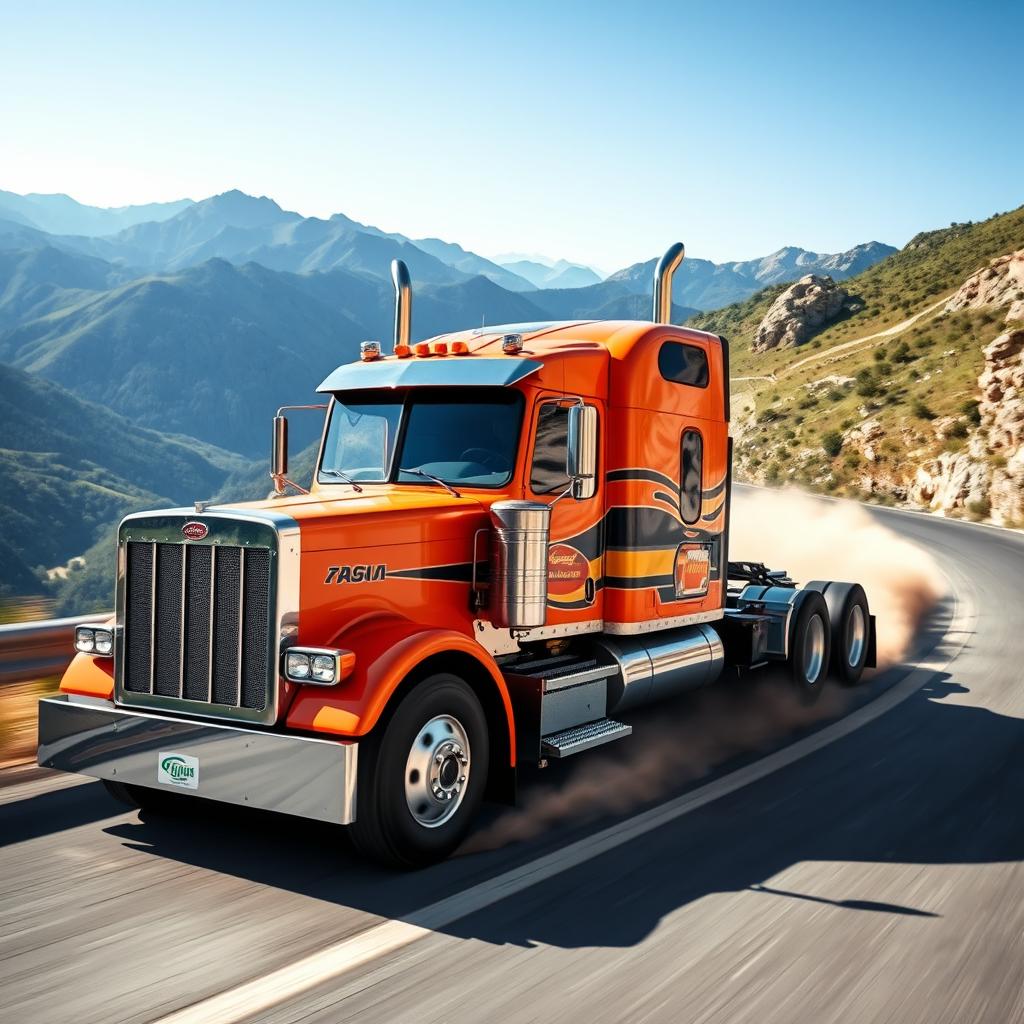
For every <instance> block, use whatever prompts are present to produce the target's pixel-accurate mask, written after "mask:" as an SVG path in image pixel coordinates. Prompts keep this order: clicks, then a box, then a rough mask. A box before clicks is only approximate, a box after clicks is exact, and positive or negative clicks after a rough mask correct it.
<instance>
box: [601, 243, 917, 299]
mask: <svg viewBox="0 0 1024 1024" xmlns="http://www.w3.org/2000/svg"><path fill="white" fill-rule="evenodd" d="M896 251H897V250H896V249H895V248H894V247H893V246H891V245H885V244H884V243H883V242H864V243H863V244H861V245H856V246H854V247H853V248H852V249H848V250H847V251H846V252H841V253H817V252H809V251H808V250H807V249H799V248H797V247H796V246H791V245H789V246H785V247H784V248H782V249H779V250H778V251H776V252H773V253H771V254H770V255H769V256H762V257H760V258H759V259H754V260H742V261H740V262H736V263H712V262H711V261H710V260H702V259H690V258H689V257H687V258H686V259H685V260H684V261H683V265H682V266H681V267H680V268H679V270H678V271H677V272H676V276H675V279H674V282H673V289H672V294H673V298H674V299H675V300H676V301H680V299H681V296H684V295H685V296H686V302H687V304H688V305H690V306H696V307H697V308H698V309H700V310H712V309H720V308H721V307H722V306H728V305H730V304H731V303H733V302H742V301H743V300H744V299H746V298H749V297H750V296H751V295H753V294H754V293H755V292H757V291H760V290H761V289H762V288H765V287H767V286H768V285H773V284H784V283H787V282H790V281H795V280H796V279H797V278H800V277H803V276H804V275H805V274H828V275H829V276H830V277H831V278H832V279H833V280H835V281H840V280H842V279H843V278H847V277H852V276H853V275H855V274H859V273H860V272H861V271H863V270H867V269H868V267H871V266H874V265H875V264H876V263H878V262H879V261H881V260H883V259H885V258H886V256H891V255H892V254H893V253H894V252H896ZM656 262H657V260H648V261H647V262H645V263H634V264H633V265H632V266H630V267H626V268H625V269H624V270H619V271H617V272H616V273H614V274H612V275H611V276H610V277H609V278H608V281H621V282H622V283H623V284H625V285H626V287H628V288H630V289H631V290H633V291H635V292H636V293H637V294H646V293H647V292H649V291H650V287H651V279H652V277H653V275H654V266H655V264H656Z"/></svg>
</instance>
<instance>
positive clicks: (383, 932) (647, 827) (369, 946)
mask: <svg viewBox="0 0 1024 1024" xmlns="http://www.w3.org/2000/svg"><path fill="white" fill-rule="evenodd" d="M954 602H955V603H954V611H953V616H952V619H951V621H950V624H949V627H948V628H947V630H946V634H945V636H944V637H943V639H942V640H941V641H940V642H939V643H938V644H937V645H936V647H935V648H934V649H933V650H932V652H931V653H930V654H929V656H928V657H927V658H926V659H924V660H923V661H920V662H918V663H917V665H916V666H915V667H914V668H913V669H911V670H910V671H909V672H908V673H907V674H906V675H905V676H904V677H903V679H901V680H900V681H899V682H898V683H896V684H895V685H894V686H892V687H890V688H889V689H888V690H886V691H885V693H883V694H882V695H881V696H879V697H878V698H876V699H875V700H873V701H871V702H870V703H869V704H865V705H864V706H863V707H860V708H858V709H857V710H856V711H853V712H851V713H850V714H849V715H847V716H846V717H845V718H842V719H840V720H839V721H838V722H833V723H832V725H829V726H826V727H825V728H824V729H821V730H819V731H818V732H816V733H814V734H813V735H811V736H807V737H805V738H804V739H802V740H798V741H797V742H796V743H793V744H792V745H790V746H788V747H784V748H783V749H782V750H777V751H775V753H773V754H769V755H768V756H767V757H764V758H761V759H760V760H759V761H756V762H754V763H753V764H749V765H746V766H745V767H743V768H740V769H738V770H736V771H734V772H731V773H730V774H729V775H726V776H723V777H722V778H720V779H716V780H715V781H714V782H710V783H708V784H707V785H704V786H701V787H699V788H698V789H695V790H693V791H692V792H690V793H686V794H685V795H683V796H680V797H677V798H676V799H674V800H669V801H668V802H667V803H664V804H661V805H660V806H658V807H653V808H651V809H650V810H648V811H644V812H643V813H641V814H637V815H634V816H633V817H632V818H628V819H626V820H625V821H622V822H619V823H618V824H616V825H612V826H610V827H608V828H606V829H603V830H602V831H600V832H596V833H594V834H593V835H590V836H585V837H584V838H583V839H579V840H577V841H576V842H574V843H570V844H569V845H568V846H565V847H562V848H561V849H559V850H555V851H553V852H551V853H548V854H545V855H544V856H543V857H538V858H537V859H536V860H534V861H531V862H530V863H529V864H523V865H522V866H520V867H517V868H512V869H511V870H509V871H506V872H504V873H503V874H500V875H498V876H496V877H495V878H491V879H488V880H487V881H485V882H480V883H479V884H478V885H474V886H472V887H471V888H469V889H466V890H465V891H463V892H460V893H456V894H454V895H452V896H449V897H447V898H446V899H443V900H440V901H439V902H437V903H433V904H431V905H430V906H428V907H424V908H423V909H421V910H417V911H414V912H413V913H411V914H409V915H407V916H406V917H404V918H401V919H399V920H395V921H388V922H386V923H384V924H380V925H375V926H374V927H372V928H369V929H367V930H366V931H365V932H362V933H360V934H359V935H354V936H352V937H350V938H347V939H343V940H342V941H340V942H336V943H334V944H333V945H331V946H327V947H326V948H325V949H322V950H321V951H320V952H318V953H313V954H311V955H309V956H307V957H304V958H303V959H301V960H297V961H296V962H294V963H292V964H289V965H287V966H285V967H281V968H279V969H278V970H276V971H272V972H271V973H270V974H268V975H266V976H264V977H262V978H257V979H255V980H253V981H249V982H245V983H244V984H242V985H239V986H237V987H236V988H233V989H228V990H227V991H225V992H221V993H219V994H218V995H215V996H210V997H209V998H207V999H203V1000H201V1001H199V1002H198V1003H194V1004H193V1005H191V1006H187V1007H184V1008H183V1009H181V1010H178V1011H176V1012H174V1013H171V1014H170V1015H168V1016H166V1017H163V1018H161V1019H160V1020H159V1021H157V1022H156V1024H234V1022H238V1021H242V1020H244V1019H245V1018H247V1017H250V1016H252V1015H254V1014H257V1013H262V1012H263V1011H265V1010H268V1009H269V1008H270V1007H272V1006H276V1005H278V1004H280V1003H283V1002H286V1001H288V1000H290V999H294V998H295V997H296V996H298V995H301V994H302V993H304V992H308V991H309V990H310V989H312V988H315V987H316V986H318V985H322V984H323V983H324V982H327V981H331V980H333V979H335V978H338V977H340V976H341V975H343V974H346V973H348V972H349V971H353V970H355V969H356V968H358V967H362V966H364V965H365V964H367V963H370V962H372V961H373V960H375V959H377V958H378V957H381V956H386V955H387V954H389V953H393V952H395V951H396V950H399V949H401V948H402V947H404V946H408V945H409V944H410V943H413V942H415V941H416V940H417V939H421V938H424V937H425V936H427V935H430V934H431V933H432V932H434V931H436V930H437V929H440V928H444V927H445V926H446V925H449V924H451V923H453V922H454V921H458V920H460V919H461V918H463V917H467V916H468V915H470V914H473V913H476V912H477V911H479V910H483V909H484V908H485V907H489V906H492V905H493V904H495V903H498V902H499V901H500V900H503V899H506V898H508V897H509V896H514V895H515V894H516V893H519V892H522V891H523V890H524V889H528V888H530V887H531V886H534V885H537V884H538V883H539V882H543V881H545V880H546V879H548V878H552V877H554V876H555V875H558V874H561V873H562V872H563V871H568V870H569V869H570V868H573V867H575V866H576V865H578V864H583V863H584V862H586V861H588V860H592V859H593V858H595V857H599V856H600V855H601V854H603V853H607V852H608V851H609V850H614V849H615V848H616V847H618V846H622V845H624V844H625V843H629V842H631V841H632V840H634V839H637V838H639V837H640V836H643V835H646V834H647V833H648V832H653V831H654V830H655V829H658V828H661V827H662V826H663V825H667V824H668V823H669V822H671V821H674V820H676V819H677V818H681V817H682V816H683V815H685V814H689V813H691V812H692V811H695V810H697V809H698V808H700V807H704V806H705V805H707V804H709V803H711V802H712V801H714V800H719V799H721V798H722V797H724V796H728V795H729V794H730V793H735V792H736V791H737V790H738V789H742V788H743V787H744V786H748V785H750V784H751V783H753V782H756V781H758V780H759V779H763V778H764V777H765V776H767V775H770V774H772V773H773V772H777V771H779V770H780V769H782V768H785V767H787V766H789V765H791V764H793V763H795V762H796V761H799V760H801V758H804V757H807V756H808V755H809V754H813V753H814V752H815V751H817V750H821V749H822V748H823V747H826V746H828V745H829V744H830V743H834V742H835V741H836V740H838V739H841V738H842V737H844V736H848V735H849V734H850V733H852V732H853V731H854V730H856V729H859V728H860V727H861V726H863V725H866V724H867V723H868V722H871V721H874V720H875V719H876V718H879V717H880V716H881V715H884V714H885V713H886V712H887V711H889V710H890V709H892V708H894V707H896V705H898V704H900V703H902V702H903V701H904V700H906V699H907V698H908V697H909V696H911V694H913V693H915V692H916V691H917V690H919V689H920V688H921V687H922V686H923V685H924V684H925V683H926V682H928V680H929V679H931V678H932V677H933V676H934V675H935V674H936V673H937V672H941V671H943V670H944V669H945V668H946V667H947V666H948V665H949V664H950V663H951V662H952V661H953V660H954V659H955V658H956V657H957V655H958V654H959V653H960V651H961V650H962V649H963V647H964V646H965V645H966V643H967V641H968V638H969V637H970V635H971V633H972V632H973V628H974V622H975V619H976V614H977V613H976V610H975V608H974V604H973V602H972V601H971V599H970V598H969V597H966V596H964V597H961V596H958V595H956V594H955V593H954Z"/></svg>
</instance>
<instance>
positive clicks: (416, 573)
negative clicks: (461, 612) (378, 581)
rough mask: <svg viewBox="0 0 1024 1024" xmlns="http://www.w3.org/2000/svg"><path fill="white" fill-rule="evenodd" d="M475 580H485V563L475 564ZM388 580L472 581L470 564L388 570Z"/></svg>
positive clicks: (461, 563) (471, 564) (458, 563)
mask: <svg viewBox="0 0 1024 1024" xmlns="http://www.w3.org/2000/svg"><path fill="white" fill-rule="evenodd" d="M476 574H477V579H486V578H487V563H486V562H478V563H477V570H476ZM388 579H389V580H391V579H403V580H435V581H439V582H442V583H470V582H472V580H473V563H472V562H455V563H453V564H452V565H425V566H422V567H421V568H418V569H388Z"/></svg>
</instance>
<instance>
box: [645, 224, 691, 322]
mask: <svg viewBox="0 0 1024 1024" xmlns="http://www.w3.org/2000/svg"><path fill="white" fill-rule="evenodd" d="M685 255H686V246H684V245H683V243H682V242H676V243H675V245H673V246H670V247H669V249H668V251H667V252H666V253H665V255H664V256H662V257H661V259H660V260H658V265H657V266H656V267H655V268H654V316H653V317H652V319H653V320H654V322H655V323H656V324H670V323H672V276H673V274H675V272H676V270H677V269H678V268H679V264H680V263H682V262H683V257H684V256H685Z"/></svg>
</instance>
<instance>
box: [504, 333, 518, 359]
mask: <svg viewBox="0 0 1024 1024" xmlns="http://www.w3.org/2000/svg"><path fill="white" fill-rule="evenodd" d="M501 351H502V352H504V353H505V354H506V355H509V356H514V355H517V354H518V353H519V352H522V351H523V336H522V335H521V334H506V335H505V336H504V337H503V338H502V339H501Z"/></svg>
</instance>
